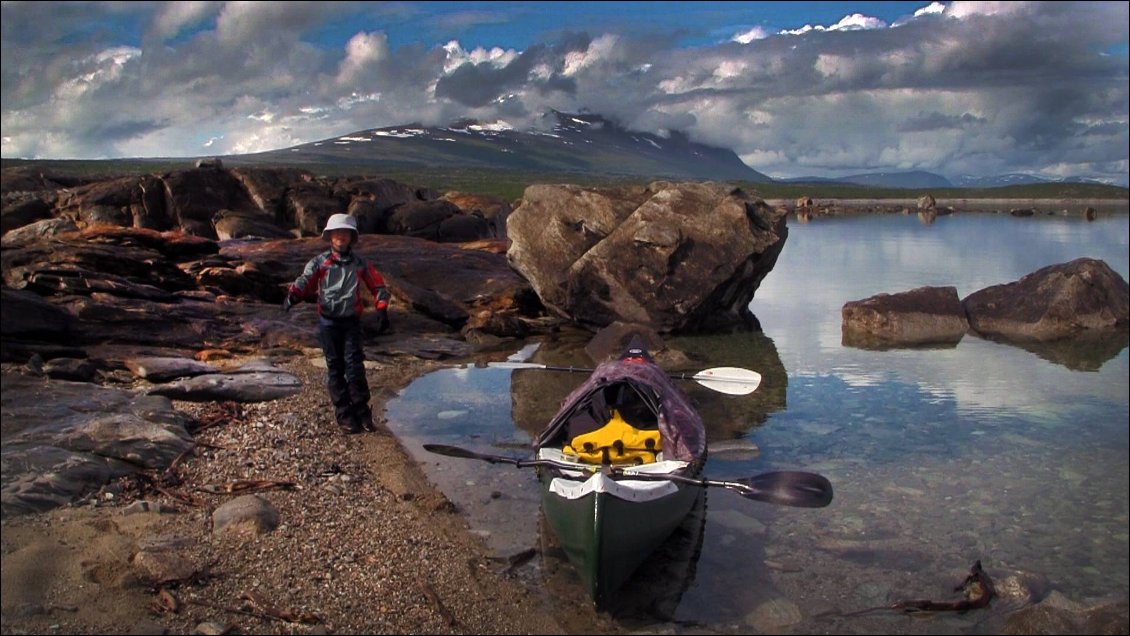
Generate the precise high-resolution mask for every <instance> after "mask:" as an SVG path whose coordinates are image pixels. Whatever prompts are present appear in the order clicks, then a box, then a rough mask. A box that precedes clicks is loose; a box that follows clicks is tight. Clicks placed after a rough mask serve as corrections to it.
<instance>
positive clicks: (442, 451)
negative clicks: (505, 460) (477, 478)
mask: <svg viewBox="0 0 1130 636" xmlns="http://www.w3.org/2000/svg"><path fill="white" fill-rule="evenodd" d="M424 450H426V451H428V452H429V453H435V454H437V455H447V456H448V457H461V458H463V459H484V460H486V461H493V460H494V459H495V458H493V457H489V456H486V455H480V454H479V453H476V452H475V451H470V450H467V449H466V448H459V447H458V446H446V445H444V444H424Z"/></svg>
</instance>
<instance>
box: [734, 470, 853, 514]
mask: <svg viewBox="0 0 1130 636" xmlns="http://www.w3.org/2000/svg"><path fill="white" fill-rule="evenodd" d="M734 481H735V482H736V483H738V484H741V485H742V486H745V488H742V489H735V490H736V491H737V492H738V493H740V494H741V495H742V496H743V497H747V498H749V499H756V500H758V501H766V502H769V503H775V504H781V505H782V506H793V507H796V508H823V507H825V506H827V505H828V504H830V503H832V482H830V481H828V478H827V477H824V476H823V475H817V474H816V473H806V472H802V471H796V470H782V471H777V472H771V473H762V474H760V475H755V476H753V477H748V478H746V479H736V480H734Z"/></svg>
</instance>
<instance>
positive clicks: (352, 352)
mask: <svg viewBox="0 0 1130 636" xmlns="http://www.w3.org/2000/svg"><path fill="white" fill-rule="evenodd" d="M363 338H364V336H363V334H362V332H361V319H360V318H356V317H354V318H325V317H323V318H319V319H318V339H319V340H320V341H321V343H322V352H323V353H324V354H325V356H326V387H327V388H328V389H329V393H330V400H331V401H332V402H333V405H334V417H335V418H336V419H337V424H338V426H341V427H343V428H347V429H350V430H360V429H363V428H369V427H370V426H372V424H371V423H372V418H373V414H372V411H371V410H370V408H369V382H368V380H366V379H365V349H364V346H363Z"/></svg>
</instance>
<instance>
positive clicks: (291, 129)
mask: <svg viewBox="0 0 1130 636" xmlns="http://www.w3.org/2000/svg"><path fill="white" fill-rule="evenodd" d="M1128 8H1130V3H1128V2H1124V1H1123V2H706V1H700V2H8V1H4V2H3V3H2V4H0V12H2V14H0V31H2V41H0V67H2V72H0V79H2V82H0V89H2V94H0V129H2V130H0V138H2V141H0V155H2V156H3V157H5V158H28V159H32V158H40V159H106V158H122V157H130V158H137V157H200V156H210V155H217V156H222V155H232V154H243V153H251V152H260V151H265V150H275V149H281V148H288V147H291V146H295V145H298V144H302V143H307V142H312V141H319V140H323V139H330V138H333V137H338V136H342V135H347V134H349V133H353V132H357V131H362V130H367V129H371V128H379V127H385V126H402V125H406V124H413V123H414V124H423V125H432V126H445V125H448V124H450V123H453V122H455V121H457V120H460V119H466V118H472V119H476V120H479V121H481V122H484V123H498V124H499V125H502V126H510V127H513V128H515V129H519V130H527V129H535V128H538V127H539V126H543V125H544V124H545V122H546V121H547V118H545V117H544V115H545V114H546V113H547V112H549V111H550V110H558V111H563V112H567V113H570V112H572V113H578V112H588V113H595V114H599V115H602V116H604V117H606V118H608V119H612V120H615V121H617V122H618V123H620V124H621V125H623V126H625V127H627V128H629V129H632V130H637V131H642V132H650V133H655V134H659V135H666V134H669V132H670V131H681V132H683V133H685V134H687V135H688V136H689V137H690V138H691V139H692V140H694V141H697V142H700V143H704V144H709V145H713V146H719V147H723V148H730V149H732V150H733V151H734V152H736V153H737V154H738V156H739V157H741V159H742V160H743V161H745V163H746V164H748V165H749V166H750V167H752V168H753V169H755V170H757V171H759V172H762V173H764V174H767V175H769V176H771V177H773V178H776V179H784V178H798V177H807V176H816V177H839V176H847V175H853V174H861V173H871V172H904V171H912V170H922V171H928V172H933V173H937V174H941V175H943V176H946V177H948V178H951V179H953V178H956V177H959V176H963V175H971V176H983V177H984V176H995V175H1002V174H1010V173H1026V174H1032V175H1037V176H1040V177H1043V178H1046V179H1060V178H1065V177H1086V178H1093V179H1099V180H1102V181H1105V182H1108V183H1115V184H1118V185H1122V186H1126V185H1127V181H1128V176H1127V175H1128V172H1130V123H1128V122H1130V106H1128V104H1130V79H1128V78H1130V64H1128V29H1130V27H1128V25H1130V11H1128Z"/></svg>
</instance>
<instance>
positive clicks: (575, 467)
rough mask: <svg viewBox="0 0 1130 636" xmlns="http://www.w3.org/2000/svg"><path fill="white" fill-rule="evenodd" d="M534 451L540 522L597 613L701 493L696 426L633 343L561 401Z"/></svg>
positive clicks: (681, 399)
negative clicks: (546, 528)
mask: <svg viewBox="0 0 1130 636" xmlns="http://www.w3.org/2000/svg"><path fill="white" fill-rule="evenodd" d="M533 446H534V448H535V450H536V452H537V458H538V460H539V461H538V462H537V470H538V479H539V482H540V485H541V494H542V508H543V515H544V518H545V520H546V522H547V523H548V525H549V528H550V530H551V531H552V533H553V534H554V536H555V537H556V539H557V541H558V543H559V544H560V546H561V548H562V549H563V550H564V552H565V553H566V555H567V556H568V558H569V561H570V562H571V563H572V564H573V567H574V569H575V570H576V572H577V574H578V576H579V578H580V580H581V583H582V584H583V586H584V587H585V589H586V590H587V592H588V593H589V596H591V597H592V600H593V602H594V603H595V604H596V605H597V606H598V607H600V606H604V605H605V604H607V602H608V601H609V600H610V599H611V598H612V596H613V595H614V594H615V593H616V591H617V590H618V589H620V588H621V587H622V586H623V585H624V584H625V583H626V582H627V581H628V579H629V578H631V576H632V574H633V573H634V572H636V570H637V569H639V568H640V566H641V565H642V564H644V563H645V562H646V561H647V560H648V558H649V557H650V556H651V555H652V553H654V552H655V551H656V549H657V548H659V546H661V545H662V544H663V543H664V541H666V540H667V539H668V537H669V536H670V535H671V534H672V533H673V532H674V531H675V530H676V529H677V528H678V527H679V526H680V525H681V524H682V523H683V521H684V520H685V519H686V517H687V515H688V514H689V513H690V511H691V509H692V507H694V505H695V502H696V501H697V500H699V497H700V495H701V493H702V486H701V484H698V483H695V482H694V480H695V479H696V478H697V476H698V475H699V474H700V473H701V471H702V468H703V464H705V462H706V430H705V427H704V425H703V422H702V418H701V417H700V416H699V414H698V413H697V412H696V411H695V410H694V408H693V407H692V406H691V403H690V400H689V399H688V398H687V396H686V394H685V393H683V391H682V390H681V389H679V388H678V387H677V386H675V384H674V383H673V382H672V379H671V377H670V376H669V375H668V374H667V373H666V372H665V371H664V370H663V369H661V368H660V367H659V366H658V365H656V364H655V362H654V360H653V359H652V357H651V355H650V354H649V353H648V352H647V350H646V349H644V348H643V346H642V345H641V344H640V341H639V340H638V339H633V341H632V343H631V344H629V346H628V348H627V349H626V350H625V351H624V352H623V354H622V355H621V356H620V357H619V358H618V359H616V360H611V361H608V362H605V363H602V364H600V365H598V366H597V367H596V369H594V370H593V372H592V374H591V375H590V376H589V378H588V380H586V381H585V382H584V383H583V384H582V385H581V386H579V387H577V388H576V389H575V390H574V391H573V392H572V393H570V394H569V395H568V396H567V397H566V398H565V399H564V400H563V402H562V405H561V409H560V410H559V411H558V413H557V414H556V415H555V416H554V418H553V419H552V420H551V421H550V422H549V424H548V425H547V426H546V428H545V429H544V430H543V431H542V433H541V434H540V435H538V437H537V438H536V439H535V440H534V442H533Z"/></svg>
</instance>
